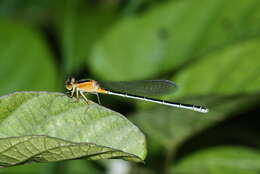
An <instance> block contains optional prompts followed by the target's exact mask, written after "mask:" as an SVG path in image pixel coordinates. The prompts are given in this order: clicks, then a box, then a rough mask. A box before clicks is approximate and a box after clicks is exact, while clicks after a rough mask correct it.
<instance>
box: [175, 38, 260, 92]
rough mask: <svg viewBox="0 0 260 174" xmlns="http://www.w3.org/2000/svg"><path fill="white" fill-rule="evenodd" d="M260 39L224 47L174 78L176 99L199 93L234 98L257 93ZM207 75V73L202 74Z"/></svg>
mask: <svg viewBox="0 0 260 174" xmlns="http://www.w3.org/2000/svg"><path fill="white" fill-rule="evenodd" d="M259 46H260V40H259V39H256V40H250V41H247V42H241V43H240V44H237V45H233V46H231V47H227V48H224V49H223V50H220V51H218V52H215V53H213V54H211V55H209V56H207V57H205V58H203V59H201V60H200V61H198V62H196V63H194V64H192V65H191V66H189V67H187V68H185V69H184V70H183V71H181V72H180V74H179V75H177V77H176V78H175V79H176V83H177V84H179V86H181V87H180V88H179V90H178V91H177V92H176V93H175V94H174V96H175V97H181V96H182V97H183V96H193V95H201V94H204V95H205V94H219V95H224V94H226V95H230V94H232V95H234V94H239V93H250V92H254V91H260V88H259V86H260V77H259V76H257V74H259V72H260V66H259V65H260V59H259V56H260V50H259ZM205 72H207V73H205Z"/></svg>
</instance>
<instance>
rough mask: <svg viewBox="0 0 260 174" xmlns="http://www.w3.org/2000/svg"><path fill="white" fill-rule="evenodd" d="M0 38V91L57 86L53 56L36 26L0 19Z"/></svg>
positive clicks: (53, 87) (46, 88) (49, 88)
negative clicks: (34, 27)
mask: <svg viewBox="0 0 260 174" xmlns="http://www.w3.org/2000/svg"><path fill="white" fill-rule="evenodd" d="M0 38H1V39H0V69H1V71H0V79H1V80H0V82H1V90H0V95H1V94H5V93H10V92H14V91H19V90H50V91H51V90H55V89H57V84H58V82H59V81H58V78H57V71H56V70H55V66H54V62H53V60H52V59H53V56H52V54H51V53H50V50H49V49H48V47H47V46H46V43H45V41H44V39H43V38H42V36H41V35H40V34H39V32H38V31H37V30H35V29H33V28H32V27H30V26H26V25H23V24H18V23H17V24H16V23H14V22H11V21H6V20H0Z"/></svg>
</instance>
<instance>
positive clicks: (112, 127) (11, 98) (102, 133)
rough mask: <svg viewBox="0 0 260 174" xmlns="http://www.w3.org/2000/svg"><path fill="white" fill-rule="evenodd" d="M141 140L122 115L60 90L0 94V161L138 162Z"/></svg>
mask: <svg viewBox="0 0 260 174" xmlns="http://www.w3.org/2000/svg"><path fill="white" fill-rule="evenodd" d="M145 156H146V142H145V137H144V135H143V134H142V133H141V132H140V130H139V129H138V128H137V127H136V126H134V125H133V124H132V123H131V122H129V121H128V120H127V119H126V118H125V117H124V116H122V115H120V114H119V113H116V112H113V111H111V110H109V109H106V108H104V107H102V106H100V105H97V104H95V103H92V102H91V103H90V104H86V103H85V102H84V101H79V102H76V101H75V100H73V99H70V98H69V97H67V96H65V95H64V94H60V93H47V92H38V93H36V92H21V93H14V94H11V95H7V96H3V97H1V98H0V165H1V166H12V165H17V164H21V163H29V162H52V161H60V160H66V159H76V158H85V159H103V158H122V159H126V160H133V161H143V160H144V158H145Z"/></svg>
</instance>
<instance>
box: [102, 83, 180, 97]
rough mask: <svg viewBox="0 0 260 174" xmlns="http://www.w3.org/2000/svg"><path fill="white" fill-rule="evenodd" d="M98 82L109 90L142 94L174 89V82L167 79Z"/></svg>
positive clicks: (155, 93) (165, 91)
mask: <svg viewBox="0 0 260 174" xmlns="http://www.w3.org/2000/svg"><path fill="white" fill-rule="evenodd" d="M98 84H99V85H100V87H101V88H104V89H106V90H109V91H114V92H121V93H127V94H133V95H142V96H157V95H163V94H167V93H171V92H173V91H174V90H175V89H176V85H175V83H174V82H172V81H169V80H141V81H125V82H121V81H118V82H113V81H98Z"/></svg>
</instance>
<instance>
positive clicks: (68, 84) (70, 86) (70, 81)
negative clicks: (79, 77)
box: [65, 77, 76, 90]
mask: <svg viewBox="0 0 260 174" xmlns="http://www.w3.org/2000/svg"><path fill="white" fill-rule="evenodd" d="M74 84H76V80H75V78H74V77H69V78H68V80H67V81H66V85H65V86H66V89H67V90H72V89H73V85H74Z"/></svg>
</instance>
